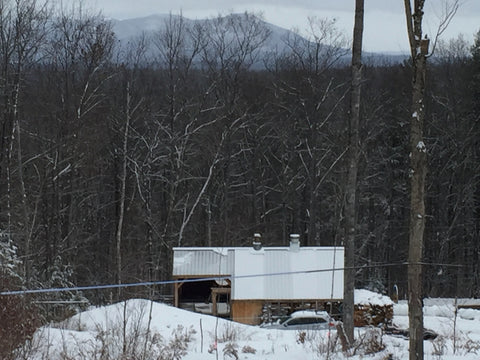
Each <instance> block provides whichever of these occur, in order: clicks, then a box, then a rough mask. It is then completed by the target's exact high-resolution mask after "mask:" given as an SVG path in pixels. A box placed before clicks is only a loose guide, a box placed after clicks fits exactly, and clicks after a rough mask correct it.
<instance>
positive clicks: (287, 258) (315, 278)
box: [173, 235, 344, 324]
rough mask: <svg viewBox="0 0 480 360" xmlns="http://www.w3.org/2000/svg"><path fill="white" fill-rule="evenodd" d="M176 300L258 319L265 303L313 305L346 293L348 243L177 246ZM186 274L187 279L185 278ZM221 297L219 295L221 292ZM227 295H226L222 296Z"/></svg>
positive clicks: (177, 303)
mask: <svg viewBox="0 0 480 360" xmlns="http://www.w3.org/2000/svg"><path fill="white" fill-rule="evenodd" d="M173 251H174V260H173V277H174V279H176V280H180V282H178V283H176V284H175V292H174V300H175V306H177V307H178V306H182V304H185V303H188V304H190V306H191V307H193V309H194V310H197V311H204V312H209V313H212V314H214V315H217V314H224V315H225V314H226V313H227V312H228V310H230V315H231V318H232V319H233V320H234V321H238V322H242V323H248V324H258V323H260V320H261V319H260V317H261V315H262V312H263V310H264V307H265V306H266V305H267V306H268V305H269V304H275V303H277V304H280V303H281V304H284V305H289V304H290V305H291V306H292V307H293V306H297V307H298V306H303V307H304V308H305V307H311V308H316V309H319V308H322V309H324V308H325V307H326V304H332V303H335V302H341V301H342V299H343V260H344V249H343V247H301V246H300V243H299V241H298V236H295V235H293V236H292V237H291V242H290V246H289V247H261V245H260V244H259V243H258V242H257V243H254V247H251V248H250V247H249V248H247V247H228V248H192V247H190V248H174V249H173ZM182 280H183V281H182ZM219 297H220V298H221V299H220V301H218V298H219ZM222 298H223V299H222Z"/></svg>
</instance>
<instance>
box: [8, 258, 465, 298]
mask: <svg viewBox="0 0 480 360" xmlns="http://www.w3.org/2000/svg"><path fill="white" fill-rule="evenodd" d="M405 265H409V263H408V262H402V263H391V264H375V265H365V266H358V267H342V268H329V269H314V270H300V271H286V272H275V273H267V274H248V275H237V276H230V275H220V274H219V275H218V276H216V275H212V276H210V277H203V278H194V279H176V280H161V281H146V282H138V283H127V284H105V285H87V286H74V287H67V288H48V289H25V290H13V291H2V292H0V296H8V295H27V294H44V293H59V292H69V291H85V290H105V289H118V288H129V287H139V286H155V285H171V284H179V283H193V282H203V281H212V280H234V279H246V278H255V277H270V276H282V275H299V274H312V273H320V272H335V271H344V270H347V269H348V270H350V269H354V270H362V269H369V268H379V267H395V266H405ZM417 265H424V266H446V267H464V266H465V265H454V264H442V263H425V262H421V263H417Z"/></svg>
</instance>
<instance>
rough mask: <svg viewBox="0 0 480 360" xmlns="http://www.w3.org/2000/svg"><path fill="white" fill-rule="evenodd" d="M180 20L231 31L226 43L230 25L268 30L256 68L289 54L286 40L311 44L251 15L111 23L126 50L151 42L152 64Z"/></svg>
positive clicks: (389, 59) (385, 59)
mask: <svg viewBox="0 0 480 360" xmlns="http://www.w3.org/2000/svg"><path fill="white" fill-rule="evenodd" d="M180 19H181V20H182V21H183V24H184V25H185V27H187V28H194V27H195V26H197V25H200V26H204V27H206V28H209V29H210V31H211V30H212V29H216V30H217V31H218V30H219V28H221V27H224V29H228V30H226V33H225V34H224V35H225V36H226V39H230V40H231V42H232V43H233V39H234V36H235V35H234V32H235V30H234V29H233V28H232V27H231V26H230V27H229V25H228V24H232V23H234V24H236V25H234V26H236V27H237V29H239V28H241V27H242V26H243V25H247V24H250V25H251V24H252V22H253V23H254V24H255V26H258V27H257V29H264V30H263V31H265V30H266V31H267V32H268V33H269V35H268V38H267V39H266V41H265V42H263V44H262V45H261V46H260V47H259V48H258V56H257V60H256V61H255V62H254V64H253V67H254V68H259V67H262V66H263V65H262V64H263V63H262V61H261V60H260V59H263V58H265V56H266V55H268V54H270V53H274V52H278V53H282V52H287V51H290V49H289V47H288V46H287V39H289V41H290V43H293V41H297V43H298V42H299V41H300V42H301V43H302V44H307V43H308V41H307V40H306V39H304V38H302V37H301V36H299V35H298V34H296V33H295V32H293V31H291V30H287V29H284V28H282V27H279V26H276V25H273V24H270V23H268V22H265V21H263V20H262V19H260V18H258V17H255V16H254V15H251V14H231V15H227V16H225V17H218V18H211V19H202V20H192V19H188V18H185V17H182V18H181V17H180V16H179V15H169V14H156V15H150V16H147V17H141V18H133V19H125V20H115V19H113V20H111V22H112V25H113V30H114V32H115V34H116V36H117V39H118V41H119V42H120V45H121V47H122V48H124V49H125V48H126V46H127V44H128V43H131V42H133V41H135V39H139V38H140V37H142V36H144V37H145V38H146V39H147V40H150V41H149V42H148V47H147V51H146V58H147V59H148V60H151V59H152V57H154V56H155V53H156V51H155V45H154V44H153V43H152V41H151V40H153V39H154V38H155V37H156V36H157V34H160V33H162V32H164V31H165V29H166V28H167V24H168V23H169V22H173V23H174V22H178V21H179V20H180ZM241 24H242V25H241ZM245 28H246V29H249V30H250V28H249V26H245V27H244V29H245ZM294 39H295V40H294ZM344 52H345V54H346V55H344V56H342V61H341V63H342V64H345V63H346V62H349V58H350V51H349V50H348V49H345V51H344ZM364 58H365V59H367V61H368V63H370V64H371V63H378V64H381V65H384V64H387V63H399V62H403V61H404V60H405V58H406V56H405V55H404V54H382V53H364Z"/></svg>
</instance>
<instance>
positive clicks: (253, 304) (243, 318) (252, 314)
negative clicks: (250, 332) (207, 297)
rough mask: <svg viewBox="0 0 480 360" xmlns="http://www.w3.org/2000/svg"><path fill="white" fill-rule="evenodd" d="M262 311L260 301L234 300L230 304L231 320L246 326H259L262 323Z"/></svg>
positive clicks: (261, 302)
mask: <svg viewBox="0 0 480 360" xmlns="http://www.w3.org/2000/svg"><path fill="white" fill-rule="evenodd" d="M262 309H263V301H261V300H234V301H232V302H231V304H230V311H231V316H232V320H233V321H236V322H239V323H242V324H247V325H259V324H260V323H261V322H262V319H261V317H262Z"/></svg>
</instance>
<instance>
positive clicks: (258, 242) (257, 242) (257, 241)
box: [253, 233, 262, 251]
mask: <svg viewBox="0 0 480 360" xmlns="http://www.w3.org/2000/svg"><path fill="white" fill-rule="evenodd" d="M253 249H254V250H257V251H258V250H261V249H262V235H260V234H259V233H255V234H253Z"/></svg>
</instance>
